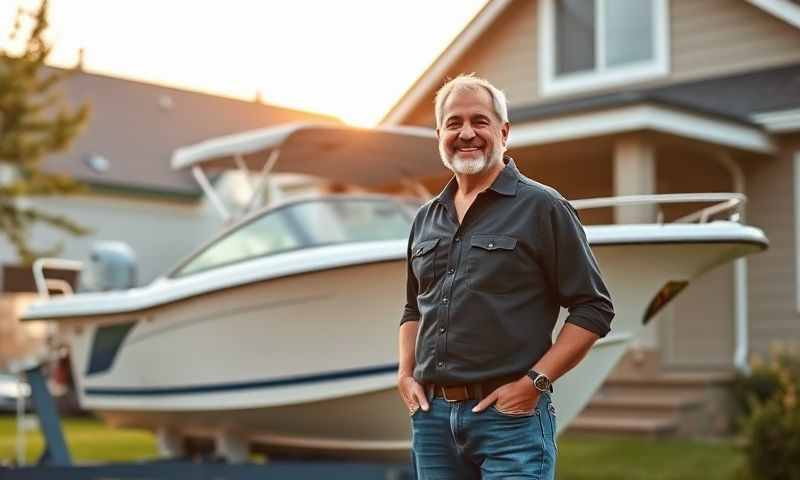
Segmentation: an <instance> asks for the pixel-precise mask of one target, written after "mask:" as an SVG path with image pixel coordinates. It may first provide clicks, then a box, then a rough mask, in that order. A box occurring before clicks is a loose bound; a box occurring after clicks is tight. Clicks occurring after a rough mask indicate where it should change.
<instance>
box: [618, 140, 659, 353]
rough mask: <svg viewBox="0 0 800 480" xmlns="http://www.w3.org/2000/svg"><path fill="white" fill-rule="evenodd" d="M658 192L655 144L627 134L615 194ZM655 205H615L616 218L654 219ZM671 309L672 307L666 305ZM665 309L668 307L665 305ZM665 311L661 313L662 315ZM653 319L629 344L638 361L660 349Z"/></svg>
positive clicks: (626, 221) (621, 221)
mask: <svg viewBox="0 0 800 480" xmlns="http://www.w3.org/2000/svg"><path fill="white" fill-rule="evenodd" d="M654 193H656V153H655V148H654V147H653V146H652V145H651V144H650V143H649V142H647V141H646V139H645V138H643V137H642V136H641V135H630V136H625V137H623V138H620V139H619V140H617V142H616V143H615V144H614V195H615V196H618V195H650V194H654ZM657 212H658V207H657V206H656V205H632V206H626V207H614V222H615V223H618V224H630V223H653V222H655V221H656V214H657ZM667 309H669V310H668V311H670V312H671V309H670V307H667ZM665 310H666V309H665ZM665 314H666V312H664V313H661V314H660V316H661V317H663V316H664V315H665ZM657 323H660V322H658V321H655V322H650V324H649V325H648V326H647V327H646V328H645V329H644V331H643V332H642V333H641V334H640V335H639V337H638V338H636V339H635V340H634V341H633V343H632V345H631V348H630V353H631V355H632V358H633V361H634V362H635V363H636V364H642V366H644V363H643V362H646V359H647V355H646V353H645V352H646V351H654V350H658V344H659V341H658V329H657V326H656V325H655V324H657Z"/></svg>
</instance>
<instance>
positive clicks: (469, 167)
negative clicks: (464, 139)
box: [439, 143, 503, 175]
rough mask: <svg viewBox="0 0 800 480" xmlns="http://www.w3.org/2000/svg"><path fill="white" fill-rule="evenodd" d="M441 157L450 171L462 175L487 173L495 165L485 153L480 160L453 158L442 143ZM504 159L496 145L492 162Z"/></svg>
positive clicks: (440, 145)
mask: <svg viewBox="0 0 800 480" xmlns="http://www.w3.org/2000/svg"><path fill="white" fill-rule="evenodd" d="M439 156H440V157H441V158H442V163H443V164H444V166H445V167H447V169H448V170H450V171H452V172H454V173H458V174H460V175H476V174H478V173H481V172H484V171H486V170H487V169H488V168H489V167H490V166H491V165H492V163H494V162H492V161H490V159H488V158H486V155H485V154H483V153H481V156H480V157H478V158H469V159H465V158H460V157H459V156H458V154H455V155H452V156H451V155H448V154H447V150H446V149H445V147H444V145H442V144H441V143H439ZM502 158H503V152H502V150H500V148H498V146H497V145H495V147H494V148H492V158H491V160H501V159H502Z"/></svg>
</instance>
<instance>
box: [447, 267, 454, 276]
mask: <svg viewBox="0 0 800 480" xmlns="http://www.w3.org/2000/svg"><path fill="white" fill-rule="evenodd" d="M447 273H449V274H450V275H452V274H454V273H456V269H455V268H451V269H450V270H448V271H447Z"/></svg>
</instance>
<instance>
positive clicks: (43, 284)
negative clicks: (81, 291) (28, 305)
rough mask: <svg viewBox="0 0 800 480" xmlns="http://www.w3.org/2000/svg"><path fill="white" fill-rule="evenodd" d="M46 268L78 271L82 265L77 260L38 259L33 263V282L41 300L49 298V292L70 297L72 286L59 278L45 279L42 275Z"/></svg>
mask: <svg viewBox="0 0 800 480" xmlns="http://www.w3.org/2000/svg"><path fill="white" fill-rule="evenodd" d="M46 268H50V269H61V270H75V271H80V270H81V268H83V264H82V263H81V262H79V261H77V260H66V259H64V258H39V259H36V260H35V261H34V262H33V281H34V282H35V283H36V290H37V291H38V292H39V296H40V297H42V298H45V299H46V298H50V292H51V291H57V292H60V293H61V294H62V295H72V293H73V291H72V286H71V285H70V284H69V282H67V281H65V280H61V279H60V278H47V277H46V276H45V274H44V270H45V269H46Z"/></svg>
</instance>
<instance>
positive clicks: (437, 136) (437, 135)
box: [434, 128, 439, 140]
mask: <svg viewBox="0 0 800 480" xmlns="http://www.w3.org/2000/svg"><path fill="white" fill-rule="evenodd" d="M434 133H436V140H439V129H438V128H437V129H436V130H434Z"/></svg>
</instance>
